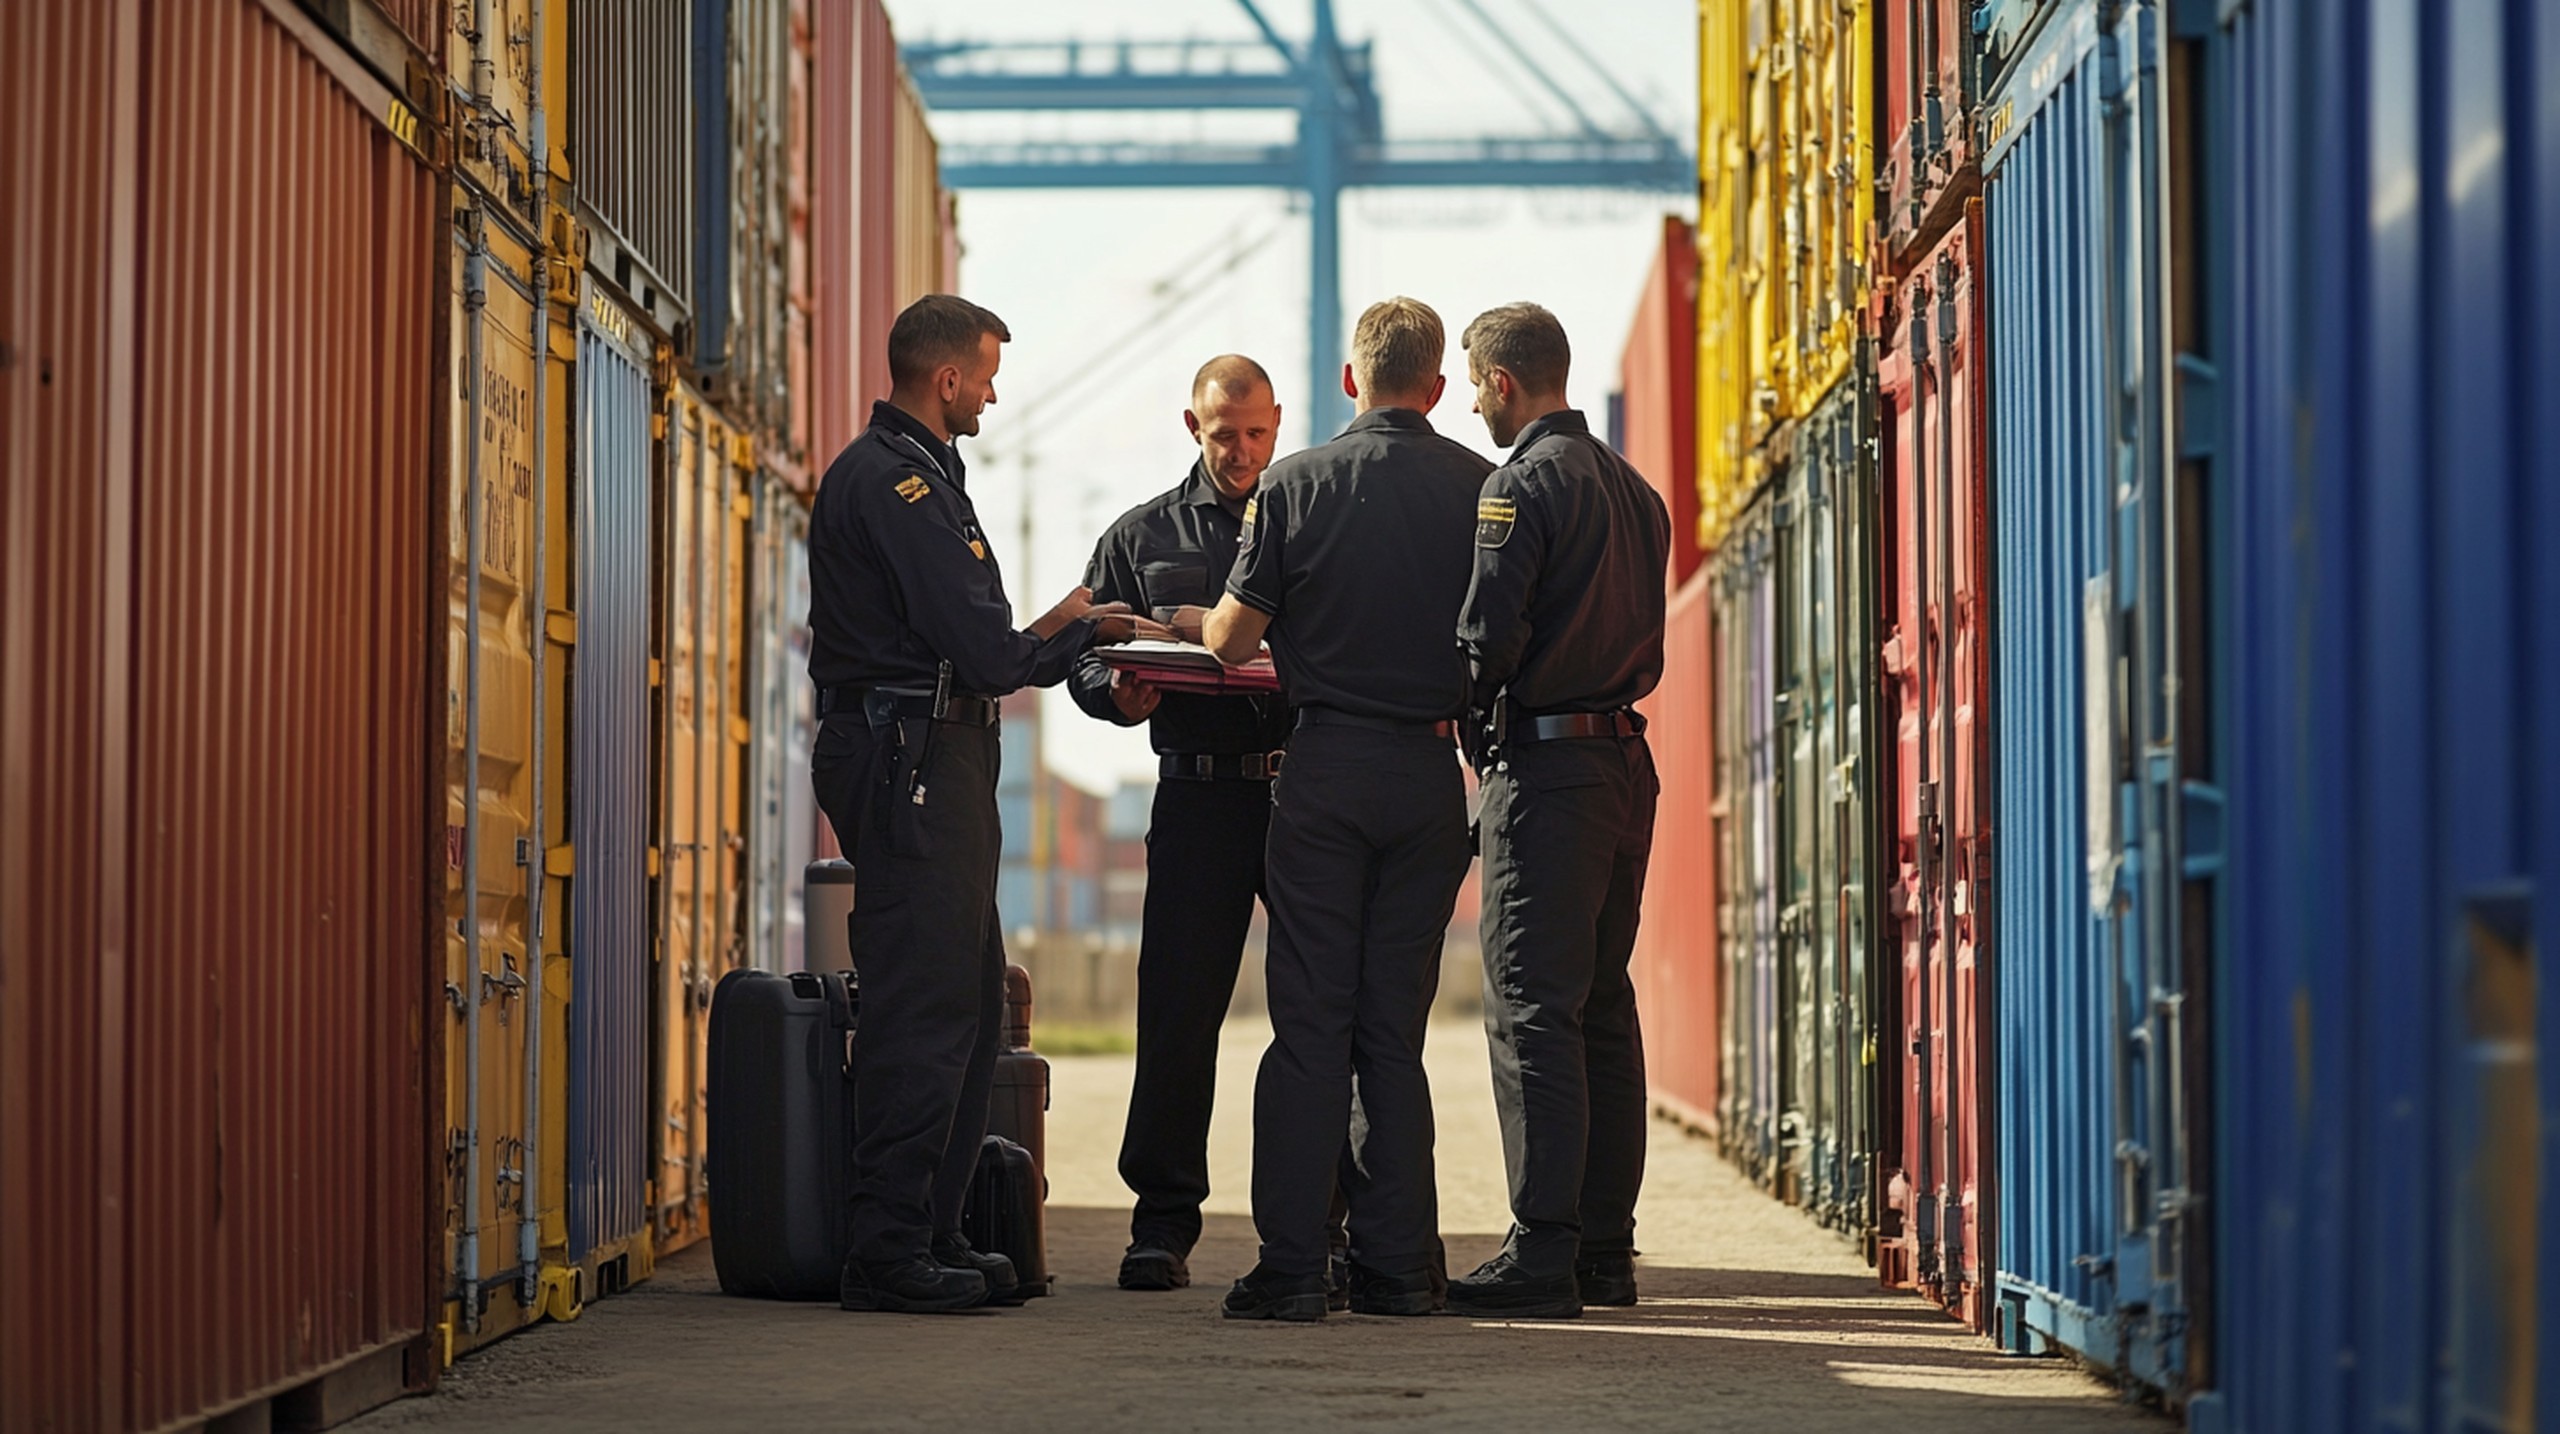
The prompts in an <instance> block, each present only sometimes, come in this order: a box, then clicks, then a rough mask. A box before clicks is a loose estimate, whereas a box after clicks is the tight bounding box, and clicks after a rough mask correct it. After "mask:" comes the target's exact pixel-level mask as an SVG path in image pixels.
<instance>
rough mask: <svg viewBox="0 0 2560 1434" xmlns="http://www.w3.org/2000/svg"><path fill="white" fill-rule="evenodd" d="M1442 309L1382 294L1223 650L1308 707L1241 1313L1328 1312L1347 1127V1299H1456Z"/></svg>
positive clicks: (1462, 701)
mask: <svg viewBox="0 0 2560 1434" xmlns="http://www.w3.org/2000/svg"><path fill="white" fill-rule="evenodd" d="M1443 342H1444V340H1443V331H1442V329H1441V326H1440V318H1439V316H1438V315H1437V314H1435V313H1433V312H1432V311H1431V309H1430V308H1429V307H1428V306H1427V305H1424V304H1421V303H1418V302H1416V301H1414V300H1412V299H1404V298H1398V299H1390V300H1387V301H1386V302H1384V303H1380V304H1374V305H1371V306H1370V308H1369V310H1368V311H1367V312H1366V313H1363V314H1362V315H1361V316H1360V322H1359V324H1358V326H1357V327H1356V328H1355V329H1354V331H1353V335H1352V348H1351V362H1350V363H1349V364H1348V365H1347V366H1346V367H1345V370H1344V375H1343V391H1344V392H1345V393H1347V394H1348V395H1350V397H1351V398H1352V399H1353V400H1354V402H1355V404H1356V405H1357V407H1358V410H1359V413H1358V416H1357V417H1355V418H1354V419H1353V420H1352V421H1351V424H1350V426H1349V427H1348V428H1346V429H1344V430H1343V432H1342V434H1341V436H1340V437H1338V438H1335V439H1334V440H1333V441H1331V442H1329V443H1326V444H1323V445H1321V446H1318V447H1316V448H1312V449H1309V450H1307V451H1306V452H1303V453H1297V454H1292V455H1290V456H1289V457H1288V458H1285V459H1282V460H1281V461H1279V462H1278V463H1275V464H1273V465H1272V466H1271V469H1270V471H1269V472H1268V473H1266V474H1265V475H1264V477H1263V482H1262V488H1261V491H1260V492H1259V493H1257V494H1256V495H1255V497H1254V499H1253V501H1252V502H1251V503H1249V504H1248V505H1247V507H1246V509H1245V521H1244V535H1243V538H1242V544H1241V547H1240V550H1239V552H1238V554H1237V557H1236V565H1235V571H1234V572H1233V574H1232V575H1230V576H1229V578H1228V579H1227V587H1226V595H1225V596H1224V597H1223V598H1221V599H1220V600H1219V603H1218V606H1217V607H1216V609H1215V610H1213V611H1212V612H1210V613H1209V614H1208V617H1207V620H1206V622H1205V624H1204V632H1205V635H1206V638H1207V641H1208V645H1209V646H1210V647H1211V648H1212V649H1213V650H1214V651H1216V652H1217V654H1218V656H1219V657H1220V658H1221V659H1223V660H1225V661H1227V662H1231V663H1233V662H1241V661H1243V660H1245V659H1247V658H1249V657H1251V656H1252V655H1253V653H1254V651H1255V650H1256V649H1257V648H1258V647H1259V645H1260V644H1261V641H1262V638H1263V635H1264V633H1265V632H1266V631H1267V632H1268V633H1269V635H1270V638H1271V647H1272V656H1273V661H1274V663H1275V665H1276V666H1277V667H1278V669H1279V672H1280V677H1281V681H1282V683H1283V684H1284V686H1285V687H1286V689H1287V695H1288V698H1289V702H1290V704H1291V705H1292V706H1293V707H1295V708H1296V709H1297V712H1298V718H1297V730H1296V732H1295V733H1294V734H1293V735H1292V736H1291V738H1290V743H1289V761H1288V766H1287V768H1286V770H1285V771H1284V772H1283V773H1282V774H1281V777H1280V779H1279V780H1278V781H1277V782H1276V783H1274V784H1273V793H1272V800H1273V810H1272V815H1271V830H1270V837H1269V840H1268V845H1267V856H1266V861H1265V872H1264V876H1265V880H1266V882H1267V884H1268V886H1267V891H1268V900H1269V903H1270V910H1271V933H1270V947H1269V954H1268V957H1267V964H1266V970H1267V985H1268V989H1269V995H1270V1013H1271V1028H1272V1040H1271V1047H1270V1049H1269V1050H1268V1051H1267V1052H1265V1053H1264V1055H1263V1058H1262V1068H1261V1072H1260V1076H1259V1078H1258V1079H1257V1081H1256V1082H1255V1086H1254V1104H1253V1218H1254V1225H1255V1227H1256V1228H1257V1230H1259V1232H1260V1233H1261V1236H1262V1251H1261V1260H1260V1263H1258V1264H1257V1265H1255V1267H1254V1268H1253V1270H1252V1272H1251V1273H1249V1274H1247V1275H1246V1276H1245V1277H1244V1278H1242V1279H1240V1280H1238V1281H1236V1283H1235V1286H1234V1288H1233V1289H1231V1290H1230V1291H1229V1292H1228V1294H1227V1296H1226V1300H1225V1303H1224V1306H1223V1312H1224V1313H1225V1314H1226V1315H1227V1316H1228V1317H1229V1318H1232V1319H1285V1320H1320V1319H1322V1318H1324V1316H1325V1308H1326V1264H1327V1249H1326V1235H1325V1226H1326V1215H1327V1211H1328V1207H1329V1206H1330V1204H1331V1203H1332V1200H1333V1195H1334V1191H1335V1179H1336V1174H1335V1172H1336V1167H1337V1162H1338V1158H1339V1157H1340V1156H1341V1155H1342V1153H1343V1147H1344V1141H1345V1139H1346V1136H1347V1135H1348V1134H1349V1131H1350V1125H1351V1106H1352V1096H1353V1089H1354V1081H1355V1079H1356V1080H1357V1089H1358V1095H1359V1100H1360V1105H1361V1109H1362V1113H1363V1116H1364V1120H1363V1127H1364V1128H1363V1129H1362V1130H1361V1131H1360V1133H1359V1135H1358V1138H1357V1139H1356V1140H1354V1141H1353V1143H1352V1148H1351V1152H1350V1154H1351V1160H1352V1163H1353V1165H1354V1167H1355V1168H1354V1171H1353V1174H1354V1176H1356V1179H1357V1187H1356V1188H1355V1189H1354V1190H1353V1191H1352V1192H1351V1200H1350V1239H1351V1251H1350V1256H1351V1264H1350V1270H1349V1283H1350V1286H1351V1288H1350V1291H1349V1294H1350V1306H1351V1308H1353V1309H1355V1310H1360V1311H1363V1312H1365V1313H1372V1314H1424V1313H1428V1312H1430V1311H1431V1310H1432V1309H1433V1308H1435V1307H1436V1305H1437V1304H1438V1302H1439V1299H1438V1295H1437V1292H1436V1291H1435V1290H1434V1288H1433V1286H1434V1284H1435V1274H1436V1261H1437V1258H1438V1255H1439V1248H1440V1247H1439V1234H1438V1225H1439V1200H1438V1194H1437V1191H1436V1190H1435V1188H1434V1185H1433V1173H1432V1155H1431V1146H1432V1124H1431V1086H1430V1082H1429V1080H1428V1079H1427V1078H1426V1077H1425V1076H1424V1074H1423V1069H1422V1041H1423V1032H1424V1026H1425V1024H1426V1022H1427V1021H1428V1019H1429V1014H1430V1006H1431V996H1432V992H1433V989H1434V988H1435V986H1436V985H1437V984H1438V979H1439V965H1440V946H1441V941H1442V938H1443V937H1444V936H1445V935H1446V934H1447V929H1448V925H1449V917H1450V914H1451V912H1452V911H1453V910H1454V909H1455V907H1456V904H1457V896H1458V886H1459V883H1460V882H1461V881H1462V880H1463V879H1464V877H1465V875H1466V867H1467V860H1468V851H1467V814H1466V794H1465V787H1464V782H1463V778H1462V776H1461V774H1460V772H1459V770H1458V763H1457V757H1456V754H1455V752H1454V751H1453V749H1452V747H1451V737H1452V735H1453V733H1454V730H1455V722H1454V719H1455V718H1457V717H1458V716H1459V715H1460V713H1462V712H1463V711H1464V710H1465V707H1466V702H1467V673H1466V666H1465V663H1464V661H1463V660H1462V659H1461V658H1460V656H1459V654H1458V652H1457V649H1456V647H1455V646H1454V645H1453V644H1452V642H1451V641H1450V634H1451V633H1452V631H1454V629H1455V627H1456V624H1457V617H1458V609H1459V605H1460V604H1461V602H1462V601H1463V600H1464V598H1465V596H1466V588H1467V581H1468V574H1469V557H1468V554H1469V547H1468V543H1469V536H1470V534H1471V533H1472V531H1473V528H1474V522H1475V509H1476V497H1477V489H1478V488H1479V487H1480V486H1481V485H1482V483H1483V481H1484V476H1485V473H1486V472H1487V471H1488V470H1489V469H1490V467H1491V466H1492V465H1490V464H1488V463H1487V462H1486V461H1485V460H1484V459H1483V458H1481V457H1479V456H1478V455H1476V454H1475V453H1473V452H1470V451H1469V450H1467V449H1465V448H1462V447H1460V446H1459V445H1458V444H1456V443H1453V442H1451V441H1449V440H1448V439H1446V438H1442V437H1440V436H1439V435H1438V434H1436V433H1434V432H1433V431H1432V428H1431V423H1430V420H1429V419H1428V418H1426V417H1425V416H1424V415H1425V414H1427V413H1428V412H1429V411H1430V409H1431V407H1432V405H1433V404H1435V403H1437V402H1438V401H1439V398H1440V392H1441V388H1442V379H1441V377H1440V362H1441V356H1442V351H1443Z"/></svg>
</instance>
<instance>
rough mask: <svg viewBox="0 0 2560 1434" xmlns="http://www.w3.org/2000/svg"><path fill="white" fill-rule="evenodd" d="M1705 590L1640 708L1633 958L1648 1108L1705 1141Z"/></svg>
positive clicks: (1711, 958)
mask: <svg viewBox="0 0 2560 1434" xmlns="http://www.w3.org/2000/svg"><path fill="white" fill-rule="evenodd" d="M1692 486H1693V487H1694V485H1692ZM1713 587H1714V578H1713V575H1712V574H1707V573H1701V574H1699V575H1697V576H1695V577H1693V578H1691V579H1690V580H1689V582H1688V583H1686V584H1685V585H1683V586H1682V587H1681V589H1680V590H1679V591H1678V592H1675V593H1673V594H1672V595H1671V610H1670V615H1669V621H1668V622H1667V623H1666V624H1665V626H1664V629H1663V654H1662V685H1661V686H1660V687H1657V688H1655V689H1654V692H1653V695H1652V696H1651V697H1649V698H1647V699H1645V701H1644V702H1643V703H1641V704H1640V706H1641V707H1642V709H1643V711H1644V714H1645V720H1646V722H1647V723H1648V724H1650V725H1648V727H1647V728H1646V731H1645V737H1646V740H1647V741H1648V742H1650V743H1651V744H1652V746H1653V762H1654V767H1655V769H1656V771H1657V772H1658V773H1659V774H1660V775H1661V778H1662V799H1661V804H1660V805H1659V807H1657V808H1656V811H1655V815H1654V824H1653V863H1652V865H1651V866H1650V867H1649V868H1648V869H1647V871H1646V874H1645V888H1644V919H1643V921H1642V923H1641V924H1640V925H1639V926H1638V927H1637V928H1636V955H1635V983H1636V1006H1637V1009H1638V1010H1639V1012H1640V1013H1641V1014H1642V1016H1643V1019H1644V1027H1645V1029H1646V1030H1647V1031H1649V1032H1651V1033H1652V1034H1651V1039H1649V1040H1647V1041H1646V1042H1645V1047H1644V1054H1645V1072H1646V1075H1647V1077H1648V1078H1649V1080H1650V1081H1651V1083H1652V1086H1653V1100H1654V1104H1655V1105H1656V1106H1657V1107H1659V1108H1661V1109H1663V1110H1665V1111H1668V1112H1669V1113H1670V1114H1671V1115H1672V1116H1673V1118H1675V1119H1677V1120H1679V1121H1680V1122H1681V1123H1683V1124H1685V1125H1687V1126H1689V1127H1690V1128H1691V1129H1693V1130H1696V1131H1698V1132H1699V1133H1700V1134H1703V1135H1710V1136H1712V1135H1715V1134H1717V1122H1716V1109H1717V1104H1716V1103H1717V1099H1718V1097H1719V1095H1720V1094H1721V1091H1720V1083H1719V1080H1718V1076H1719V1069H1718V1067H1719V1064H1720V1053H1719V1049H1718V1043H1717V1041H1716V1040H1715V1033H1716V1032H1718V1031H1721V1030H1722V1029H1724V1026H1723V1018H1722V1010H1723V1006H1722V1002H1721V999H1720V993H1721V989H1722V986H1723V976H1722V970H1723V968H1722V966H1721V964H1720V963H1719V961H1718V959H1717V953H1716V900H1717V889H1716V814H1715V755H1716V754H1715V724H1716V703H1715V698H1716V692H1715V643H1714V634H1713V632H1712V626H1713V624H1714V622H1715V603H1714V601H1713V593H1712V588H1713Z"/></svg>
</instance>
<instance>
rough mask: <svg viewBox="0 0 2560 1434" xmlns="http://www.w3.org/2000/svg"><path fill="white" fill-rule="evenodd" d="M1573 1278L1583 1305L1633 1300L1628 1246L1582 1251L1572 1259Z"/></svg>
mask: <svg viewBox="0 0 2560 1434" xmlns="http://www.w3.org/2000/svg"><path fill="white" fill-rule="evenodd" d="M1573 1282H1574V1284H1575V1286H1576V1287H1577V1288H1579V1289H1580V1290H1581V1291H1582V1302H1583V1303H1584V1304H1586V1305H1631V1304H1634V1303H1635V1302H1636V1257H1635V1253H1634V1252H1633V1251H1630V1250H1618V1251H1615V1252H1613V1253H1610V1254H1605V1255H1585V1256H1583V1257H1582V1258H1581V1259H1579V1260H1576V1261H1574V1262H1573Z"/></svg>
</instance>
